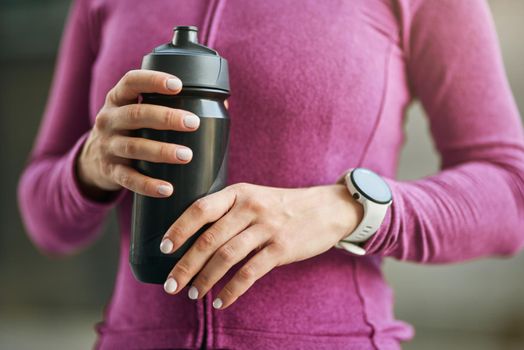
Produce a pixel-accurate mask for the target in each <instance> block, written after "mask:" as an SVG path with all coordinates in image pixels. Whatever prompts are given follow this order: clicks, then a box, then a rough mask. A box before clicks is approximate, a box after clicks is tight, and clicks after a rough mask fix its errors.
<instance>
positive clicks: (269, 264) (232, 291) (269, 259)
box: [213, 244, 280, 309]
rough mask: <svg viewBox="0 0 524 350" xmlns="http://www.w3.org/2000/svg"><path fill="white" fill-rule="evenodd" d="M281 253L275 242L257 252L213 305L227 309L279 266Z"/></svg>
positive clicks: (216, 307)
mask: <svg viewBox="0 0 524 350" xmlns="http://www.w3.org/2000/svg"><path fill="white" fill-rule="evenodd" d="M279 254H280V253H279V249H278V248H276V245H274V244H270V245H268V246H266V247H264V248H263V249H262V250H260V251H259V252H258V253H257V254H255V255H254V256H253V257H252V258H251V259H249V260H248V261H247V262H246V264H245V265H244V266H242V267H241V268H240V269H239V270H238V271H237V272H236V273H235V275H234V276H233V277H232V278H231V280H230V281H229V282H228V283H227V284H226V285H225V286H224V288H223V289H222V290H221V291H220V293H218V295H217V297H216V298H215V300H214V301H213V307H214V308H215V309H225V308H227V307H228V306H230V305H231V304H233V303H234V302H235V300H237V299H238V297H240V296H241V295H242V294H244V293H245V292H246V291H247V290H248V289H249V288H250V287H251V286H252V285H253V283H255V281H257V280H258V279H260V278H262V276H264V275H265V274H267V273H268V272H269V271H271V270H272V269H273V268H275V267H276V266H278V258H279Z"/></svg>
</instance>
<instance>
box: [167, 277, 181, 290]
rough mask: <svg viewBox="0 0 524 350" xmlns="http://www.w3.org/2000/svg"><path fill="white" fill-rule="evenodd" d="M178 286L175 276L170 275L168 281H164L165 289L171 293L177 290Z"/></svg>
mask: <svg viewBox="0 0 524 350" xmlns="http://www.w3.org/2000/svg"><path fill="white" fill-rule="evenodd" d="M177 286H178V283H176V281H175V279H174V278H173V277H169V278H168V279H167V281H166V283H164V290H165V291H166V292H167V293H169V294H173V293H174V292H175V291H176V287H177Z"/></svg>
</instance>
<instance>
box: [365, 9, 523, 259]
mask: <svg viewBox="0 0 524 350" xmlns="http://www.w3.org/2000/svg"><path fill="white" fill-rule="evenodd" d="M409 12H410V14H409V16H406V17H409V20H408V21H409V23H407V24H405V25H404V26H405V29H404V33H403V34H404V38H405V39H404V44H403V46H404V51H405V54H406V62H407V72H408V73H407V74H408V75H409V80H410V84H411V88H412V91H413V93H414V94H415V95H416V96H418V98H419V99H420V101H421V102H422V104H423V106H424V108H425V110H426V113H427V115H428V118H429V122H430V131H431V134H432V137H433V139H434V143H435V146H436V148H437V150H438V152H439V153H440V156H441V170H440V172H438V173H437V174H435V175H432V176H428V177H425V178H422V179H418V180H414V181H396V180H393V179H386V181H387V182H388V183H389V185H390V187H391V189H392V192H393V204H392V206H391V207H390V210H389V211H388V214H387V215H386V218H385V221H384V222H383V224H382V226H381V227H380V229H379V230H378V231H377V233H376V234H375V235H374V236H373V237H372V238H371V239H370V240H368V241H367V242H366V243H365V245H364V248H365V249H366V250H367V251H368V254H374V255H382V256H391V257H395V258H397V259H399V260H409V261H414V262H420V263H450V262H458V261H464V260H470V259H475V258H480V257H485V256H497V255H499V256H500V255H502V256H504V255H513V254H516V253H517V252H518V251H519V250H520V249H521V248H522V247H523V245H524V136H523V132H522V125H521V120H520V116H519V112H518V110H517V107H516V104H515V101H514V99H513V96H512V93H511V90H510V87H509V84H508V81H507V79H506V74H505V71H504V67H503V63H502V58H501V54H500V49H499V47H498V41H497V36H496V32H495V27H494V23H493V20H492V18H491V14H490V12H489V8H488V5H487V3H486V2H485V1H480V0H462V1H456V0H439V1H434V0H426V1H412V2H411V3H410V5H409Z"/></svg>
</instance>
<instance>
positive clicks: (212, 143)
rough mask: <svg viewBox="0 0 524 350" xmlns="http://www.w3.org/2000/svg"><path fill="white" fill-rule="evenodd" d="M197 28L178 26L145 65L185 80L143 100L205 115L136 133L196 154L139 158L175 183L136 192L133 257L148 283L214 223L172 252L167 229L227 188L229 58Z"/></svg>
mask: <svg viewBox="0 0 524 350" xmlns="http://www.w3.org/2000/svg"><path fill="white" fill-rule="evenodd" d="M197 33H198V29H197V28H196V27H193V26H183V27H175V29H174V36H173V40H172V42H170V43H168V44H165V45H162V46H159V47H157V48H155V49H154V50H153V52H151V53H150V54H148V55H146V56H145V57H144V59H143V61H142V69H150V70H156V71H162V72H166V73H170V74H173V75H175V76H177V77H179V78H180V79H181V80H182V83H183V88H182V91H181V92H180V93H179V94H177V95H161V94H150V93H148V94H142V103H148V104H155V105H162V106H167V107H172V108H178V109H184V110H187V111H191V112H193V113H194V114H196V115H197V116H199V117H200V126H199V128H198V129H197V130H196V131H187V132H182V131H174V130H169V131H165V130H152V129H140V130H138V131H137V132H136V135H135V136H137V137H142V138H146V139H152V140H156V141H161V142H168V143H176V144H180V145H184V146H187V147H189V148H191V149H192V151H193V158H192V159H191V161H190V162H189V163H187V164H163V163H153V162H147V161H142V160H140V161H136V162H135V163H134V164H135V168H136V169H137V170H138V171H140V172H141V173H142V174H144V175H147V176H150V177H153V178H157V179H162V180H166V181H168V182H170V183H172V184H173V188H174V192H173V194H172V195H171V196H170V197H169V198H152V197H147V196H142V195H139V194H136V193H135V195H134V202H133V218H132V220H133V221H132V237H131V247H130V253H129V262H130V264H131V268H132V270H133V273H134V275H135V277H136V278H137V279H138V280H139V281H142V282H146V283H159V284H160V283H164V282H165V280H166V278H167V275H168V274H169V271H171V269H172V268H173V266H174V265H175V263H176V262H177V261H178V260H179V259H180V258H181V257H182V255H183V254H184V253H185V252H186V251H187V250H188V249H189V247H190V246H191V245H192V244H193V242H194V241H195V240H196V238H197V237H198V236H199V235H200V234H201V233H202V232H203V231H205V229H207V228H208V227H209V226H210V225H211V223H209V224H206V225H204V226H203V227H202V228H201V229H200V230H199V231H198V232H196V233H195V234H194V235H193V236H192V237H191V238H190V239H189V240H188V241H187V242H186V243H185V244H184V245H183V246H182V247H181V248H179V249H178V250H177V251H176V252H174V253H173V254H169V255H165V254H163V253H162V252H160V248H159V247H160V242H161V240H162V237H163V235H164V234H165V233H166V231H167V229H168V228H169V227H170V226H171V224H173V222H175V220H176V219H177V218H178V217H179V216H180V215H181V214H182V213H183V212H184V211H185V210H186V209H187V208H188V207H189V206H190V205H191V204H192V203H193V202H194V201H195V200H197V199H198V198H200V197H203V196H205V195H207V194H209V193H212V192H215V191H218V190H220V189H222V188H224V186H225V183H226V177H227V170H226V167H227V159H228V152H227V149H228V143H229V116H228V114H227V111H226V109H225V107H224V101H225V99H226V98H227V97H228V96H229V73H228V66H227V61H226V60H225V59H224V58H222V57H220V55H219V54H218V53H217V52H216V51H215V50H212V49H210V48H208V47H206V46H204V45H201V44H199V43H198V37H197Z"/></svg>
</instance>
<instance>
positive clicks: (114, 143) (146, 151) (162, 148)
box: [109, 135, 193, 164]
mask: <svg viewBox="0 0 524 350" xmlns="http://www.w3.org/2000/svg"><path fill="white" fill-rule="evenodd" d="M109 152H110V153H111V154H113V155H115V156H117V157H121V158H127V159H140V160H145V161H148V162H155V163H172V164H185V163H188V162H189V161H190V160H191V158H192V157H193V151H192V150H191V148H188V147H185V146H181V145H176V144H171V143H166V142H159V141H153V140H147V139H143V138H138V137H128V136H122V135H115V136H113V137H111V141H110V142H109Z"/></svg>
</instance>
